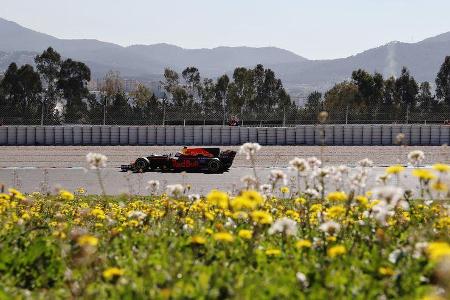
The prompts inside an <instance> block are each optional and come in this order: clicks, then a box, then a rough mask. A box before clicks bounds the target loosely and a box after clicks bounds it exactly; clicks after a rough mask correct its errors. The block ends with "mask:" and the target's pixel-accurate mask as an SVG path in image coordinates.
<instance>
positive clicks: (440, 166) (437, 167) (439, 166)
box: [433, 164, 450, 173]
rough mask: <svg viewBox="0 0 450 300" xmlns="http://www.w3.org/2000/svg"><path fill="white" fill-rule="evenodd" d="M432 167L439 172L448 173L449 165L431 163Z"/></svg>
mask: <svg viewBox="0 0 450 300" xmlns="http://www.w3.org/2000/svg"><path fill="white" fill-rule="evenodd" d="M433 169H434V170H436V171H438V172H441V173H448V172H450V165H446V164H434V165H433Z"/></svg>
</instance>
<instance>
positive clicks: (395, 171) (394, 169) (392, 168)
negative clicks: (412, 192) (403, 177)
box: [386, 165, 405, 174]
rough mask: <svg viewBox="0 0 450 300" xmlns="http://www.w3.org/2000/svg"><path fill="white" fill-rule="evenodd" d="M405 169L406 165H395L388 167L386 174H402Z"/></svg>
mask: <svg viewBox="0 0 450 300" xmlns="http://www.w3.org/2000/svg"><path fill="white" fill-rule="evenodd" d="M403 170H405V167H404V166H402V165H393V166H390V167H387V168H386V174H400V173H401V172H403Z"/></svg>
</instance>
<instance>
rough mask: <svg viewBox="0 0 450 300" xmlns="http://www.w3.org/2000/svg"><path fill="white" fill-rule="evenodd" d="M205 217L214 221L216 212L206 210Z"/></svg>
mask: <svg viewBox="0 0 450 300" xmlns="http://www.w3.org/2000/svg"><path fill="white" fill-rule="evenodd" d="M205 218H207V219H208V220H210V221H213V220H214V214H213V213H211V212H209V211H207V212H205Z"/></svg>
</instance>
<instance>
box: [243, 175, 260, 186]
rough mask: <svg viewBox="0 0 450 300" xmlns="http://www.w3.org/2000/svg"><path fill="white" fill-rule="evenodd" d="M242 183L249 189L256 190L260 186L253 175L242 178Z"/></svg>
mask: <svg viewBox="0 0 450 300" xmlns="http://www.w3.org/2000/svg"><path fill="white" fill-rule="evenodd" d="M241 182H242V183H244V184H245V187H246V188H247V189H250V188H254V187H256V186H257V184H258V181H257V180H256V178H255V177H253V176H251V175H245V176H244V177H242V178H241Z"/></svg>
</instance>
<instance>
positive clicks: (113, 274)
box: [102, 267, 125, 280]
mask: <svg viewBox="0 0 450 300" xmlns="http://www.w3.org/2000/svg"><path fill="white" fill-rule="evenodd" d="M124 273H125V271H124V270H123V269H119V268H116V267H112V268H108V269H106V270H104V271H103V274H102V275H103V278H104V279H105V280H111V279H116V278H118V277H120V276H122V275H123V274H124Z"/></svg>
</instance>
